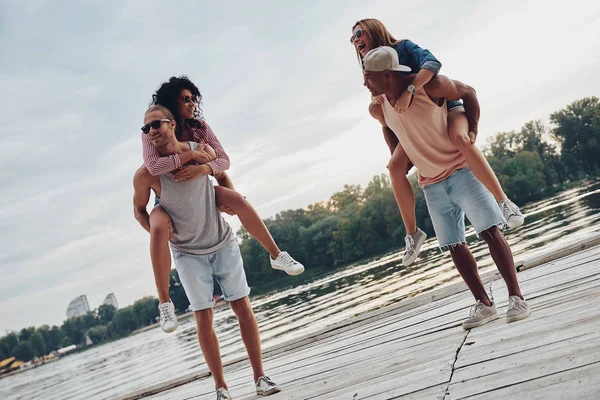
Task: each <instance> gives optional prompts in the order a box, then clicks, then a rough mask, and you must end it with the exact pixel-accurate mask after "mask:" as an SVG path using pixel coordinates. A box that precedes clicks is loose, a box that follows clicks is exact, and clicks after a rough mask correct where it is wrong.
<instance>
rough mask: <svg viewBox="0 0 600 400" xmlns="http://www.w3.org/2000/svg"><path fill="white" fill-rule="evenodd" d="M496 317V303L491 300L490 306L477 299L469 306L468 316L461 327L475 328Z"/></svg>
mask: <svg viewBox="0 0 600 400" xmlns="http://www.w3.org/2000/svg"><path fill="white" fill-rule="evenodd" d="M495 319H498V310H496V305H495V304H494V303H493V302H492V305H491V306H489V307H488V306H486V305H485V304H483V303H482V302H481V301H479V300H477V303H475V304H474V305H473V306H472V307H471V312H470V314H469V318H467V319H466V320H465V321H464V322H463V324H462V327H463V329H465V330H466V329H472V328H477V327H478V326H481V325H485V324H487V323H488V322H490V321H493V320H495Z"/></svg>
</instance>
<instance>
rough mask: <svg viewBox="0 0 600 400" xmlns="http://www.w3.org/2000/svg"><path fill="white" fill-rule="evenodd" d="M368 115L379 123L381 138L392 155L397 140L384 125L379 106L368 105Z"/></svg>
mask: <svg viewBox="0 0 600 400" xmlns="http://www.w3.org/2000/svg"><path fill="white" fill-rule="evenodd" d="M369 113H370V114H371V116H372V117H373V118H375V119H376V120H377V121H379V122H380V123H381V131H382V132H383V138H384V139H385V143H386V144H387V145H388V147H389V149H390V154H394V150H395V149H396V146H397V145H398V138H397V137H396V134H395V133H394V132H393V131H392V130H391V129H390V128H388V126H387V125H386V123H385V118H384V117H383V111H382V110H381V106H379V105H378V104H374V103H371V104H370V105H369Z"/></svg>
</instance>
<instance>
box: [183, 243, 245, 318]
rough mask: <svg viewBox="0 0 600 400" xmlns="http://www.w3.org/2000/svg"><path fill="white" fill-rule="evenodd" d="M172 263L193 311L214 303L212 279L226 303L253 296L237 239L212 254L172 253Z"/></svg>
mask: <svg viewBox="0 0 600 400" xmlns="http://www.w3.org/2000/svg"><path fill="white" fill-rule="evenodd" d="M173 260H175V267H176V268H177V273H178V274H179V280H180V281H181V284H182V285H183V289H184V290H185V294H186V295H187V298H188V300H189V301H190V309H191V310H193V311H200V310H205V309H207V308H211V307H212V306H213V305H214V304H215V300H214V298H213V295H214V293H213V289H214V286H213V277H214V279H216V280H217V283H218V284H219V286H221V290H222V291H223V296H224V298H225V300H227V301H234V300H239V299H241V298H244V297H246V296H248V295H249V294H250V287H248V283H247V282H246V273H245V272H244V261H243V260H242V254H241V253H240V247H239V246H238V243H237V241H236V240H235V239H232V240H231V241H230V242H229V243H228V244H226V245H225V247H223V248H222V249H221V250H219V251H217V252H215V253H212V254H204V255H195V254H182V253H178V252H176V251H173Z"/></svg>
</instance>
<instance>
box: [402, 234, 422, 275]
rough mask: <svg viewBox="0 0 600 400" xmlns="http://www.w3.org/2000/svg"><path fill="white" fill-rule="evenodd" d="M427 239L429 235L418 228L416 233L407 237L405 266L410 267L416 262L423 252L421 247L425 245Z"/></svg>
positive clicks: (405, 239) (403, 258)
mask: <svg viewBox="0 0 600 400" xmlns="http://www.w3.org/2000/svg"><path fill="white" fill-rule="evenodd" d="M425 239H427V234H426V233H425V232H423V231H422V230H420V229H419V228H417V231H416V232H415V233H413V234H411V235H406V237H405V238H404V241H405V242H406V249H405V250H404V256H403V257H402V264H403V265H405V266H407V267H408V266H409V265H410V264H412V263H414V262H415V260H416V259H417V257H418V256H419V252H420V251H421V246H423V243H425Z"/></svg>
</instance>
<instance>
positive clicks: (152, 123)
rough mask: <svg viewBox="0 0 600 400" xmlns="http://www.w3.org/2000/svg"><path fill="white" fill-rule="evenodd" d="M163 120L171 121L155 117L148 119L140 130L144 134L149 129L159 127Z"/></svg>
mask: <svg viewBox="0 0 600 400" xmlns="http://www.w3.org/2000/svg"><path fill="white" fill-rule="evenodd" d="M163 122H171V120H170V119H166V118H163V119H155V120H154V121H150V122H149V123H147V124H146V125H144V126H142V132H144V133H145V134H146V135H147V134H148V133H149V132H150V129H151V128H152V129H158V128H160V126H161V125H162V123H163Z"/></svg>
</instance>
